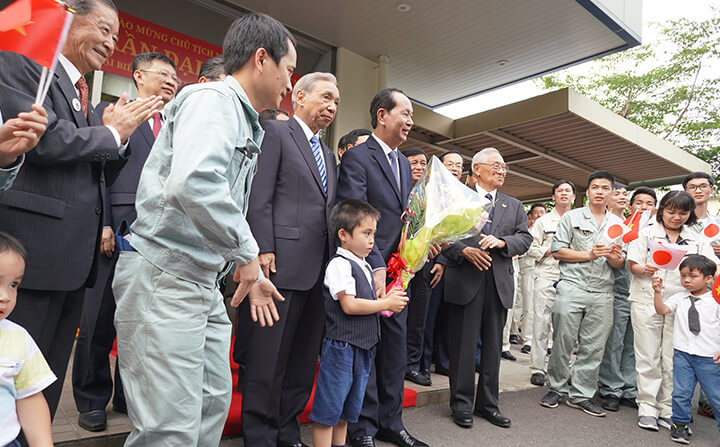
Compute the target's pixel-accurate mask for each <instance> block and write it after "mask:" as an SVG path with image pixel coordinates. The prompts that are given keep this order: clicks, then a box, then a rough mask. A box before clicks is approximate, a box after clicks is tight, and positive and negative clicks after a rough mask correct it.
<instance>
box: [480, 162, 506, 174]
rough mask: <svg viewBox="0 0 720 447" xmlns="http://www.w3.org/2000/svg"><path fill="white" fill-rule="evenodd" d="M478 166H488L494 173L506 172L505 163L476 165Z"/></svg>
mask: <svg viewBox="0 0 720 447" xmlns="http://www.w3.org/2000/svg"><path fill="white" fill-rule="evenodd" d="M477 164H479V165H485V166H490V167H491V168H492V169H493V171H495V172H506V171H507V165H506V164H505V163H477Z"/></svg>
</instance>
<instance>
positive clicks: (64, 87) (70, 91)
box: [55, 63, 92, 127]
mask: <svg viewBox="0 0 720 447" xmlns="http://www.w3.org/2000/svg"><path fill="white" fill-rule="evenodd" d="M55 77H56V81H57V83H58V86H59V87H60V91H61V92H62V94H63V96H65V99H66V100H67V103H68V104H69V105H70V110H72V114H73V118H75V123H76V124H77V125H78V126H79V127H87V126H88V120H87V118H86V117H85V114H84V113H83V111H82V108H80V110H79V111H78V110H75V107H74V104H73V99H75V100H77V101H78V102H77V104H80V98H79V97H78V94H77V92H76V91H75V86H74V85H72V83H71V82H70V77H69V76H68V74H67V72H66V71H65V69H64V68H63V66H62V64H60V63H58V64H57V65H56V66H55ZM91 109H92V108H91V107H90V106H89V104H88V115H89V111H90V110H91Z"/></svg>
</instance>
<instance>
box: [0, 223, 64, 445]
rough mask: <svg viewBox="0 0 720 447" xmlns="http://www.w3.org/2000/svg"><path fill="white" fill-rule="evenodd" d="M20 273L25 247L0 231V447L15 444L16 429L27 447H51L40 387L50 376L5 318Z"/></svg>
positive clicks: (41, 359)
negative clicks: (21, 431)
mask: <svg viewBox="0 0 720 447" xmlns="http://www.w3.org/2000/svg"><path fill="white" fill-rule="evenodd" d="M24 273H25V249H24V248H23V246H22V244H20V242H19V241H18V240H17V239H15V238H14V237H12V236H10V235H8V234H6V233H3V232H0V446H6V445H10V446H18V447H19V446H20V443H19V442H18V441H17V440H16V439H15V438H17V436H18V434H19V433H20V428H21V427H22V430H23V433H24V434H25V438H26V439H27V442H28V444H29V445H30V447H36V446H52V445H53V442H52V434H51V430H50V410H49V409H48V405H47V402H46V401H45V396H43V394H42V392H41V391H42V390H43V389H45V388H46V387H48V386H49V385H50V384H51V383H53V382H54V381H55V374H53V372H52V371H51V370H50V367H49V366H48V364H47V362H46V361H45V358H44V357H43V356H42V353H41V352H40V350H39V349H38V347H37V345H36V344H35V341H34V340H33V339H32V337H30V334H28V332H27V331H26V330H25V329H23V328H22V327H21V326H18V325H17V324H15V323H13V322H12V321H8V320H6V318H7V317H8V315H10V313H11V312H12V311H13V309H14V308H15V301H16V299H17V289H18V287H20V282H21V281H22V277H23V274H24Z"/></svg>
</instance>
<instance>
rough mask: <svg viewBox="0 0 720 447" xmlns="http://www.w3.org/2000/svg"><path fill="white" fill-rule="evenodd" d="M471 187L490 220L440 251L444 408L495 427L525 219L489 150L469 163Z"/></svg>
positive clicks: (467, 422) (501, 420)
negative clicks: (446, 336) (486, 203)
mask: <svg viewBox="0 0 720 447" xmlns="http://www.w3.org/2000/svg"><path fill="white" fill-rule="evenodd" d="M472 171H473V175H474V176H475V178H476V180H477V184H476V185H475V189H476V190H477V192H478V194H479V195H480V196H482V197H485V198H487V199H488V200H490V201H491V202H492V208H491V209H490V221H489V222H488V223H487V224H486V225H485V227H484V228H483V230H482V232H481V233H480V234H479V235H477V236H475V237H471V238H468V239H464V240H462V241H459V242H456V243H454V244H452V245H450V246H448V247H446V248H445V249H443V254H444V255H445V256H446V257H447V258H448V261H447V264H446V267H445V278H446V281H445V301H446V302H447V303H449V304H450V306H449V323H450V409H451V410H452V419H453V421H454V422H455V423H456V424H457V425H459V426H461V427H465V428H469V427H472V424H473V419H472V414H473V413H474V414H475V415H477V416H480V417H483V418H485V419H487V420H488V421H489V422H490V423H492V424H495V425H497V426H500V427H510V419H508V418H507V417H505V416H503V414H502V413H501V412H500V409H499V407H498V376H499V371H500V353H501V351H502V332H503V327H504V325H505V317H506V315H507V310H508V309H510V308H511V307H512V305H513V293H514V290H513V289H514V286H513V269H512V257H513V256H515V255H520V254H523V253H525V252H526V251H527V249H528V248H529V247H530V242H532V237H531V236H530V233H528V229H527V215H526V214H525V210H524V209H523V206H522V203H520V201H518V200H517V199H514V198H512V197H509V196H506V195H505V194H502V193H500V192H498V191H497V188H499V187H500V186H502V185H503V183H504V182H505V173H506V172H507V169H506V165H505V162H504V160H503V158H502V156H501V155H500V152H498V150H497V149H495V148H486V149H483V150H481V151H480V152H478V153H477V154H475V156H474V157H473V160H472ZM478 333H479V334H480V337H481V339H482V353H481V359H480V364H479V365H478V367H477V369H478V372H479V380H478V385H477V395H476V396H475V399H474V401H475V405H474V408H473V392H474V385H475V368H476V366H475V350H476V346H477V341H478Z"/></svg>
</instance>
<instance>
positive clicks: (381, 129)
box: [338, 88, 426, 447]
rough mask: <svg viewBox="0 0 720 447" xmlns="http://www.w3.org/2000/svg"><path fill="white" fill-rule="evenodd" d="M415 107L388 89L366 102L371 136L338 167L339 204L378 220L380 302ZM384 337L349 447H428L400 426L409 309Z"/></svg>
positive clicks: (405, 189) (389, 321)
mask: <svg viewBox="0 0 720 447" xmlns="http://www.w3.org/2000/svg"><path fill="white" fill-rule="evenodd" d="M412 115H413V107H412V103H411V102H410V99H408V97H407V96H405V94H404V93H403V92H402V91H400V90H398V89H393V88H387V89H384V90H381V91H379V92H378V93H376V94H375V97H374V98H373V99H372V101H371V103H370V120H371V124H372V128H373V133H372V135H371V136H370V138H368V139H367V141H366V142H365V143H363V144H360V145H357V146H355V147H354V148H352V150H350V151H347V152H345V154H344V155H343V158H342V163H341V164H340V177H339V180H338V201H341V200H345V199H360V200H364V201H366V202H369V203H370V204H371V205H372V206H374V207H375V208H377V209H378V210H379V211H380V213H381V215H382V217H381V219H380V221H379V222H378V226H377V232H376V233H375V245H374V246H373V249H372V252H371V253H370V254H369V255H368V257H367V258H366V260H367V261H368V263H369V264H370V266H371V267H372V268H373V279H374V282H375V289H376V290H377V293H378V297H379V298H382V297H383V296H385V283H386V269H387V261H388V259H389V258H390V254H392V253H393V252H394V251H395V250H396V248H397V245H398V242H399V240H400V231H401V230H402V225H403V224H402V221H401V220H400V216H401V215H402V213H403V211H404V210H405V206H406V203H407V199H408V195H409V194H410V189H411V188H412V185H413V180H412V174H411V171H410V163H409V162H408V160H407V158H406V157H405V156H404V155H402V154H401V153H400V152H399V151H398V149H397V147H398V146H399V145H401V144H402V143H403V142H405V140H406V139H407V136H408V133H409V132H410V129H412V126H413V119H412ZM380 328H381V333H382V337H381V339H380V343H379V344H378V347H377V352H376V354H375V363H374V365H373V367H372V369H371V371H370V377H369V378H368V384H367V389H366V392H365V399H364V401H363V408H362V412H361V414H360V420H359V421H358V422H357V423H355V424H350V427H349V430H348V431H349V433H350V439H351V443H352V445H353V446H362V447H369V446H374V445H375V443H374V440H373V438H377V439H379V440H381V441H389V442H392V443H394V444H397V445H400V446H417V447H422V446H425V445H426V444H425V443H423V442H421V441H418V440H417V439H415V438H414V437H412V436H411V435H410V434H409V433H408V432H407V430H405V427H404V426H403V422H402V399H403V383H404V378H405V371H406V368H407V360H406V357H407V347H406V337H407V309H405V310H403V311H402V312H400V313H398V314H395V315H393V316H391V317H389V318H384V317H383V318H380Z"/></svg>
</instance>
